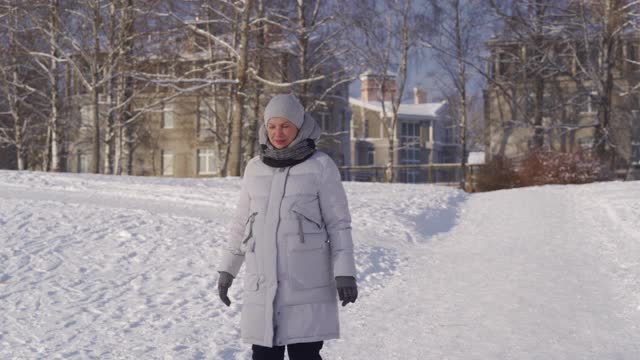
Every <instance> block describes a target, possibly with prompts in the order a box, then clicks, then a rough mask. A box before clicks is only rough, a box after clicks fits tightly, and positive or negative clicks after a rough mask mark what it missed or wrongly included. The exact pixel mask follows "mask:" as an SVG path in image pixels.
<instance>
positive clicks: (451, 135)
mask: <svg viewBox="0 0 640 360" xmlns="http://www.w3.org/2000/svg"><path fill="white" fill-rule="evenodd" d="M456 131H457V129H456V128H455V127H448V128H446V129H445V130H444V142H445V143H447V144H454V143H456Z"/></svg>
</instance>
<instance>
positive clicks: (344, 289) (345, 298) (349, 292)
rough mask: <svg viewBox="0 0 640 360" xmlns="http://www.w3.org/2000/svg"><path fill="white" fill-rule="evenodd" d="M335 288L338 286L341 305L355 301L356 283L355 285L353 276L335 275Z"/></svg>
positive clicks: (356, 296) (356, 294)
mask: <svg viewBox="0 0 640 360" xmlns="http://www.w3.org/2000/svg"><path fill="white" fill-rule="evenodd" d="M336 288H338V296H339V298H340V301H342V306H345V305H347V304H348V303H350V302H352V303H355V302H356V299H357V298H358V285H356V279H355V278H354V277H353V276H336Z"/></svg>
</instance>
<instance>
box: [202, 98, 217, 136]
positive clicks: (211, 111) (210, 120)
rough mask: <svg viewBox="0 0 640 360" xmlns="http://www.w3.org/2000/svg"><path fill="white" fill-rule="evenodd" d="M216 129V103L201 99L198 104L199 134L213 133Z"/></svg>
mask: <svg viewBox="0 0 640 360" xmlns="http://www.w3.org/2000/svg"><path fill="white" fill-rule="evenodd" d="M215 129H216V111H215V104H210V103H208V102H206V101H200V106H198V134H199V135H201V136H206V135H212V134H213V133H214V132H215Z"/></svg>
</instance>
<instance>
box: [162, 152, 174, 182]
mask: <svg viewBox="0 0 640 360" xmlns="http://www.w3.org/2000/svg"><path fill="white" fill-rule="evenodd" d="M173 158H174V154H173V151H171V150H162V159H161V165H160V166H161V168H162V175H163V176H172V175H173Z"/></svg>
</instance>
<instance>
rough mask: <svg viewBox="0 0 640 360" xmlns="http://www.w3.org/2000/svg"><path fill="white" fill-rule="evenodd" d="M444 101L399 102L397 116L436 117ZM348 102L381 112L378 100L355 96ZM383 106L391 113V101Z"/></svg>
mask: <svg viewBox="0 0 640 360" xmlns="http://www.w3.org/2000/svg"><path fill="white" fill-rule="evenodd" d="M446 103H447V102H446V101H441V102H434V103H426V104H400V109H398V116H402V117H433V118H435V117H438V115H439V114H438V112H439V111H440V110H441V109H442V108H443V107H444V105H445V104H446ZM349 104H351V105H356V106H361V107H364V108H366V109H369V110H373V111H379V112H382V105H381V104H380V101H362V100H360V99H356V98H352V97H350V98H349ZM384 107H385V110H386V111H387V113H391V111H392V110H391V109H392V108H391V102H390V101H385V102H384Z"/></svg>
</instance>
